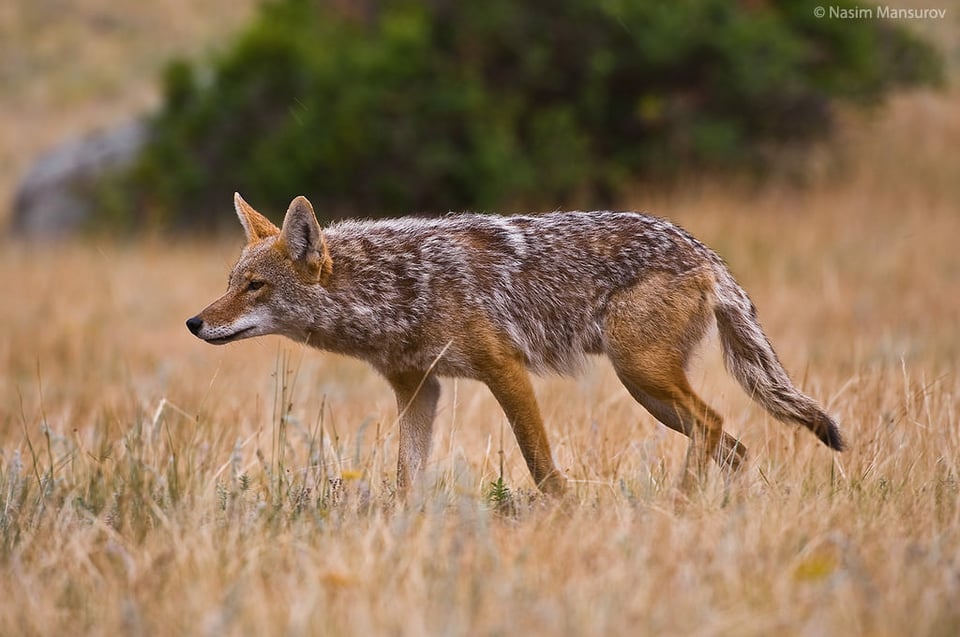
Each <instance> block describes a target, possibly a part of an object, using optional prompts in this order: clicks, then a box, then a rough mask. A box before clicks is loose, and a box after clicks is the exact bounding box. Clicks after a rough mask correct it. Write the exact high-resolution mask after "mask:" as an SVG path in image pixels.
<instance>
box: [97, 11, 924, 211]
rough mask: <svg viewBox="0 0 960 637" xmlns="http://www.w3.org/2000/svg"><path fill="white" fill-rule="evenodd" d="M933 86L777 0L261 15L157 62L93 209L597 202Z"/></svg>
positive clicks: (812, 133) (728, 161)
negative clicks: (162, 69)
mask: <svg viewBox="0 0 960 637" xmlns="http://www.w3.org/2000/svg"><path fill="white" fill-rule="evenodd" d="M835 4H836V3H835ZM348 7H352V8H348ZM941 77H942V69H941V63H940V58H939V57H938V55H937V54H936V52H935V51H933V50H932V49H931V48H930V47H929V46H928V45H926V44H925V43H923V42H921V41H920V40H918V39H916V38H914V37H913V36H912V35H910V34H909V33H907V32H906V31H904V30H903V29H902V28H900V27H899V26H896V25H893V24H890V23H884V22H882V21H879V20H873V21H871V20H867V21H857V20H830V19H817V18H816V17H815V16H814V15H813V5H812V4H810V3H805V2H796V1H795V0H770V1H768V2H755V3H746V2H736V3H732V2H728V1H727V0H685V1H680V2H675V3H665V2H656V1H642V0H549V1H548V0H528V1H523V2H518V1H517V0H484V1H483V2H457V1H456V0H432V1H429V2H422V1H413V0H410V1H405V0H395V1H392V2H372V1H370V2H366V3H346V2H333V1H327V2H321V1H317V0H314V1H310V0H275V1H273V2H271V3H268V4H266V5H265V6H264V7H263V8H262V10H261V11H260V14H259V16H258V17H257V18H256V20H255V21H254V22H253V23H252V24H251V25H250V26H249V28H248V29H247V30H246V31H245V32H243V33H242V34H241V35H240V36H239V38H238V39H237V40H236V41H235V42H234V43H233V44H232V45H231V46H230V47H229V48H228V49H227V50H226V51H225V52H224V53H223V54H222V55H220V56H219V57H217V58H215V59H214V60H213V61H212V62H211V63H207V64H196V65H195V64H189V63H186V62H183V61H179V62H175V63H173V64H171V65H170V66H169V68H168V69H167V71H166V74H165V77H164V94H165V99H164V103H163V107H162V109H161V110H160V111H159V113H158V114H156V116H155V117H154V119H153V120H152V130H153V133H152V141H151V143H150V144H149V146H148V147H147V149H146V150H145V151H144V153H143V156H142V158H141V160H140V162H139V164H138V165H137V166H136V168H135V169H134V171H133V172H132V174H131V175H129V176H128V178H127V179H125V180H123V184H124V185H123V187H122V190H123V191H124V193H125V194H124V196H119V197H118V196H116V194H114V195H113V196H112V197H111V200H112V201H114V202H117V201H126V204H125V206H126V207H127V208H128V209H130V210H139V211H141V212H140V215H141V217H140V218H141V219H143V218H147V219H150V220H152V221H153V222H156V223H160V224H162V225H173V226H185V225H198V224H199V225H206V226H212V225H215V224H216V223H217V220H218V219H221V218H223V212H222V211H223V208H224V206H225V205H228V204H229V201H230V195H231V193H232V192H233V191H234V190H240V191H241V192H243V193H244V195H245V196H247V197H248V198H249V199H250V200H251V201H253V202H256V203H258V204H261V205H263V206H264V207H267V208H269V207H270V206H273V210H274V211H275V212H280V211H282V207H283V204H284V202H286V201H288V200H289V199H290V198H291V197H292V196H293V195H296V194H306V195H308V196H309V197H311V199H312V200H313V201H314V203H315V204H316V205H317V208H318V212H320V213H321V214H322V215H325V216H327V217H328V218H329V217H335V216H341V215H344V214H362V215H374V216H376V215H381V214H396V213H404V212H429V213H437V212H443V211H447V210H458V209H466V208H472V209H481V210H486V209H492V208H495V207H496V206H498V205H502V204H504V203H505V202H512V203H518V202H523V203H526V204H530V205H543V206H546V207H555V206H558V205H564V204H569V203H571V202H572V201H574V200H575V201H576V202H577V203H581V204H582V203H587V204H588V205H591V204H602V203H605V202H606V201H607V200H609V199H610V198H611V197H612V196H614V195H615V194H616V193H617V192H618V190H620V189H621V188H622V187H623V185H624V184H625V183H627V182H628V181H629V180H631V179H634V178H636V177H638V176H647V177H649V176H658V175H661V174H670V173H672V172H675V171H677V170H679V169H687V168H689V167H690V166H693V167H697V168H700V167H711V166H730V165H750V164H751V163H753V162H755V161H756V159H757V157H758V154H757V150H758V149H760V148H763V147H764V146H765V145H767V146H769V145H770V144H774V145H778V144H784V143H803V142H806V141H809V140H811V139H815V138H817V137H818V136H821V135H823V134H825V133H827V132H828V131H829V129H830V121H831V110H832V107H833V105H834V103H835V102H836V101H837V100H847V101H855V102H860V103H870V102H873V101H876V100H877V99H878V98H880V97H882V96H883V95H884V94H885V93H886V92H888V91H889V90H890V89H891V88H894V87H896V86H899V85H909V84H923V83H936V82H938V81H940V79H941ZM113 205H117V204H116V203H114V204H113Z"/></svg>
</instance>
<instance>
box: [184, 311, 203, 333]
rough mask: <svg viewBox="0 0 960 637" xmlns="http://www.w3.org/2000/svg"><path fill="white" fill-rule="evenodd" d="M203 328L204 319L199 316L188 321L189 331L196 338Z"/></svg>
mask: <svg viewBox="0 0 960 637" xmlns="http://www.w3.org/2000/svg"><path fill="white" fill-rule="evenodd" d="M201 327H203V319H202V318H200V317H199V316H194V317H191V318H188V319H187V329H188V330H190V332H191V333H192V334H193V335H194V336H196V335H197V332H199V331H200V328H201Z"/></svg>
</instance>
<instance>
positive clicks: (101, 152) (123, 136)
mask: <svg viewBox="0 0 960 637" xmlns="http://www.w3.org/2000/svg"><path fill="white" fill-rule="evenodd" d="M146 140H147V127H146V124H145V123H144V122H143V121H141V120H136V121H132V122H128V123H126V124H124V125H122V126H118V127H116V128H113V129H110V130H106V131H98V132H94V133H90V134H87V135H84V136H82V137H79V138H76V139H72V140H69V141H67V142H64V143H63V144H61V145H60V146H57V147H56V148H54V149H53V150H51V151H49V152H47V153H45V154H44V155H42V156H41V157H40V158H39V159H38V160H37V161H36V163H34V165H33V167H32V168H31V169H30V170H29V172H27V175H26V177H24V179H23V181H21V182H20V185H19V187H18V188H17V191H16V194H15V195H14V200H13V215H12V221H11V226H10V231H11V233H12V234H14V235H16V236H20V237H25V238H30V239H55V238H62V237H66V236H69V235H71V234H74V233H76V232H77V231H78V230H80V229H81V228H82V227H83V225H84V223H85V222H86V221H87V220H88V219H89V218H90V215H91V214H92V213H93V205H94V203H93V197H92V195H93V193H94V191H95V189H96V187H97V185H98V183H99V182H100V181H101V180H102V179H104V178H105V177H106V176H107V175H109V174H111V173H114V172H116V171H118V170H121V169H123V168H125V167H127V166H129V165H130V164H131V163H132V162H133V161H134V159H135V158H136V156H137V154H138V153H139V151H140V149H142V148H143V145H144V143H145V142H146Z"/></svg>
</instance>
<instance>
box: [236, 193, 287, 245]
mask: <svg viewBox="0 0 960 637" xmlns="http://www.w3.org/2000/svg"><path fill="white" fill-rule="evenodd" d="M233 207H234V208H236V209H237V217H238V218H239V219H240V225H242V226H243V232H244V234H246V235H247V243H248V244H249V243H256V242H258V241H260V240H261V239H266V238H267V237H272V236H274V235H276V234H279V233H280V229H279V228H277V227H276V226H275V225H273V223H271V222H270V220H269V219H267V218H266V217H264V216H263V215H262V214H260V213H259V212H257V211H256V210H254V209H253V207H252V206H251V205H250V204H248V203H247V202H246V201H244V200H243V197H241V196H240V193H239V192H235V193H233Z"/></svg>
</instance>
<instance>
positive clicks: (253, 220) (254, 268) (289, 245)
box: [187, 194, 333, 345]
mask: <svg viewBox="0 0 960 637" xmlns="http://www.w3.org/2000/svg"><path fill="white" fill-rule="evenodd" d="M233 201H234V205H235V206H236V209H237V216H238V217H240V223H241V224H242V225H243V230H244V232H246V235H247V245H246V247H244V249H243V252H242V253H241V254H240V258H239V259H238V260H237V263H236V265H235V266H233V270H232V271H231V272H230V279H229V281H228V283H227V291H226V293H225V294H224V295H223V296H221V297H220V298H219V299H217V300H216V301H214V302H213V303H211V304H210V305H209V306H207V308H206V309H204V310H203V311H202V312H200V313H199V314H197V315H196V316H194V317H192V318H189V319H187V328H188V329H189V330H190V331H191V332H192V333H193V334H194V335H196V336H197V337H198V338H202V339H203V340H205V341H206V342H208V343H213V344H214V345H223V344H224V343H229V342H231V341H236V340H239V339H242V338H250V337H251V336H262V335H264V334H282V335H284V336H288V337H290V338H292V339H295V340H298V341H306V340H307V336H308V332H307V329H308V327H309V325H310V324H311V318H312V317H311V316H310V312H311V310H310V308H311V306H312V304H311V303H310V299H311V298H316V289H317V286H322V285H324V284H325V283H326V281H327V279H329V277H330V273H331V271H332V268H333V262H332V261H331V259H330V253H329V251H328V250H327V244H326V241H325V240H324V236H323V231H322V230H321V229H320V224H319V223H317V217H316V215H315V214H314V212H313V207H312V206H311V205H310V202H309V201H307V200H306V198H304V197H297V198H296V199H294V200H293V202H292V203H291V204H290V207H289V208H288V209H287V215H286V217H284V219H283V228H277V227H276V226H275V225H273V224H272V223H271V222H270V221H269V220H268V219H267V218H266V217H264V216H263V215H261V214H260V213H259V212H257V211H256V210H254V209H253V208H251V207H250V205H249V204H247V202H245V201H244V200H243V199H242V198H241V197H240V195H239V194H235V195H234V197H233Z"/></svg>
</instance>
